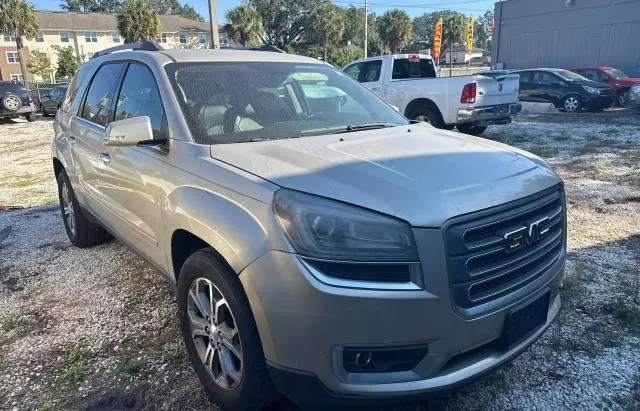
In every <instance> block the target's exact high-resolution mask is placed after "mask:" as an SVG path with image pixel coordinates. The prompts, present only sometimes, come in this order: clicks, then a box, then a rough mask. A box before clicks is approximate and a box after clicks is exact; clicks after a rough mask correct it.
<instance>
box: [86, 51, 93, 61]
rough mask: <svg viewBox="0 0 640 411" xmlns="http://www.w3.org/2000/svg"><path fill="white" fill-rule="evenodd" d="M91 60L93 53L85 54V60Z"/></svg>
mask: <svg viewBox="0 0 640 411" xmlns="http://www.w3.org/2000/svg"><path fill="white" fill-rule="evenodd" d="M92 58H93V53H92V52H88V53H87V60H90V59H92Z"/></svg>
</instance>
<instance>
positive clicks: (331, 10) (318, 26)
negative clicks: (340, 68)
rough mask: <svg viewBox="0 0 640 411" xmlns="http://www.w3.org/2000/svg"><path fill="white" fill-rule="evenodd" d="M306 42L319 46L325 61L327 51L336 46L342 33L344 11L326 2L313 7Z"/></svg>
mask: <svg viewBox="0 0 640 411" xmlns="http://www.w3.org/2000/svg"><path fill="white" fill-rule="evenodd" d="M309 23H310V25H309V30H308V40H310V41H312V42H313V43H315V44H317V45H318V46H320V48H321V50H322V59H323V60H324V61H327V57H328V55H329V49H330V48H333V47H336V46H338V43H340V41H341V39H342V34H343V33H344V10H343V9H342V8H340V7H338V6H335V5H333V4H331V3H330V2H329V1H328V0H326V1H323V2H322V3H320V4H319V5H317V6H316V7H315V9H314V10H313V12H312V14H311V18H310V20H309Z"/></svg>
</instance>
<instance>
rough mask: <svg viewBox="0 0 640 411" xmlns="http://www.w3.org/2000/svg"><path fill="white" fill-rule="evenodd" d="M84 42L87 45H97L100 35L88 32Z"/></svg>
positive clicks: (85, 34)
mask: <svg viewBox="0 0 640 411" xmlns="http://www.w3.org/2000/svg"><path fill="white" fill-rule="evenodd" d="M84 41H86V42H87V43H97V42H98V34H97V33H96V32H95V31H87V32H85V33H84Z"/></svg>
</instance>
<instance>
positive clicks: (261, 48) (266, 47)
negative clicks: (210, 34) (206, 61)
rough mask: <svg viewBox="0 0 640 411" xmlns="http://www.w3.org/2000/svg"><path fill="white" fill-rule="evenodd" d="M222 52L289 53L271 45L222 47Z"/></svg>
mask: <svg viewBox="0 0 640 411" xmlns="http://www.w3.org/2000/svg"><path fill="white" fill-rule="evenodd" d="M221 49H222V50H253V51H271V52H273V53H285V54H286V53H287V52H286V51H284V50H282V49H280V48H278V47H276V46H273V45H271V44H263V45H262V46H258V47H222V48H221Z"/></svg>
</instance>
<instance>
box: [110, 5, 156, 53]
mask: <svg viewBox="0 0 640 411" xmlns="http://www.w3.org/2000/svg"><path fill="white" fill-rule="evenodd" d="M117 20H118V30H119V31H120V34H122V37H124V42H125V43H135V42H137V41H145V40H153V39H155V38H156V37H158V36H159V35H160V19H159V18H158V15H157V14H156V12H155V10H154V8H153V6H152V5H151V3H149V2H148V1H147V0H126V1H125V2H124V3H123V4H122V10H121V11H120V13H119V14H118V16H117Z"/></svg>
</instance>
